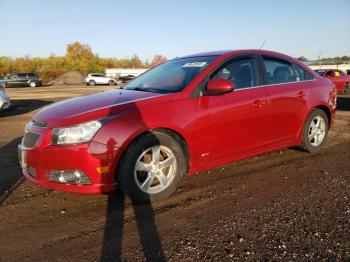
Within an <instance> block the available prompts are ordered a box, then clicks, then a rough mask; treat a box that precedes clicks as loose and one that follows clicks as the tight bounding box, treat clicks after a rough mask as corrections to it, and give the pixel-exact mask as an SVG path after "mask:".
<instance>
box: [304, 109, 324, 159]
mask: <svg viewBox="0 0 350 262" xmlns="http://www.w3.org/2000/svg"><path fill="white" fill-rule="evenodd" d="M328 129H329V119H328V116H327V114H326V113H325V112H324V111H323V110H321V109H318V108H316V109H314V110H313V111H312V113H311V114H310V116H309V118H308V119H307V121H306V123H305V126H304V130H303V141H302V145H301V148H302V149H304V150H305V151H307V152H309V153H316V152H319V151H320V150H321V149H322V146H323V145H324V143H325V141H326V137H327V134H328Z"/></svg>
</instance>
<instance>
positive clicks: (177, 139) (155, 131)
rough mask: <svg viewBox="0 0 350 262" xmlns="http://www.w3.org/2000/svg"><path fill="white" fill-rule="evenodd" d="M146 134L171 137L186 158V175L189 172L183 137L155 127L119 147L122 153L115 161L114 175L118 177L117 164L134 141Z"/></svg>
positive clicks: (168, 129) (185, 142)
mask: <svg viewBox="0 0 350 262" xmlns="http://www.w3.org/2000/svg"><path fill="white" fill-rule="evenodd" d="M148 133H162V134H166V135H169V136H171V137H172V138H174V139H175V140H176V141H177V142H178V143H179V145H180V147H181V149H182V150H183V153H184V154H185V157H186V159H185V160H186V173H188V172H189V170H190V159H191V158H190V150H189V146H188V143H187V141H186V139H185V138H184V137H183V135H181V134H180V133H179V132H177V131H175V130H174V129H171V128H165V127H156V128H151V129H148V130H142V131H141V130H140V132H138V133H137V134H136V135H134V136H133V137H132V138H131V139H129V140H128V141H125V143H124V145H123V146H122V147H121V149H122V152H121V154H120V155H119V157H118V158H117V159H116V163H115V165H116V166H115V168H114V170H115V175H118V174H117V172H118V168H119V164H120V161H121V159H122V158H123V156H124V155H125V153H126V151H127V149H128V148H129V147H130V145H131V144H132V143H133V142H134V141H136V140H137V139H139V138H140V137H141V136H143V135H146V134H148Z"/></svg>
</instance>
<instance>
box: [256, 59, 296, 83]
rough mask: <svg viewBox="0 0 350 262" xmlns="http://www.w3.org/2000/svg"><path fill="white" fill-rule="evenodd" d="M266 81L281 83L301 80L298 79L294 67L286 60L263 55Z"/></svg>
mask: <svg viewBox="0 0 350 262" xmlns="http://www.w3.org/2000/svg"><path fill="white" fill-rule="evenodd" d="M263 61H264V65H265V70H266V77H267V82H268V83H269V84H281V83H289V82H296V81H301V80H298V78H297V76H296V72H295V71H294V67H293V65H292V64H291V63H289V62H288V61H285V60H282V59H277V58H267V57H263Z"/></svg>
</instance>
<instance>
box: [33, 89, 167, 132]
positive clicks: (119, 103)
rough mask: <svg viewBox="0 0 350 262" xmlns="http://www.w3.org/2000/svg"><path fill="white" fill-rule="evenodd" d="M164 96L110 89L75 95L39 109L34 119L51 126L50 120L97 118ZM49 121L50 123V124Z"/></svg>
mask: <svg viewBox="0 0 350 262" xmlns="http://www.w3.org/2000/svg"><path fill="white" fill-rule="evenodd" d="M160 96H164V94H160V93H151V92H142V91H132V90H122V89H120V90H112V91H105V92H101V93H97V94H92V95H88V96H81V97H75V98H71V99H67V100H63V101H60V102H57V103H54V104H51V105H49V106H46V107H44V108H43V109H41V110H40V111H39V112H38V113H36V115H35V116H34V119H36V120H39V121H42V122H47V123H48V124H49V126H51V125H52V124H53V123H52V122H60V123H61V124H63V123H62V121H63V122H64V121H65V120H66V119H71V120H72V119H77V118H79V119H80V121H84V120H87V119H85V118H92V119H93V118H95V119H96V118H99V117H106V116H110V115H113V114H116V112H117V111H118V110H117V111H116V110H115V109H117V108H121V107H123V108H128V107H130V106H132V105H136V103H140V102H141V101H144V100H149V99H151V98H155V97H160ZM50 122H51V124H50Z"/></svg>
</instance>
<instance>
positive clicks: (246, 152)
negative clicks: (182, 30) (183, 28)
mask: <svg viewBox="0 0 350 262" xmlns="http://www.w3.org/2000/svg"><path fill="white" fill-rule="evenodd" d="M336 97H337V92H336V89H335V87H334V85H333V84H332V83H331V82H330V81H328V80H327V79H325V78H323V77H320V76H319V75H318V74H316V73H315V72H313V71H312V70H311V69H310V68H308V67H307V66H305V65H304V64H302V63H301V62H299V61H298V60H296V59H294V58H292V57H289V56H286V55H283V54H280V53H276V52H271V51H263V50H235V51H218V52H209V53H202V54H195V55H189V56H185V57H181V58H176V59H173V60H169V61H167V62H165V63H163V64H161V65H159V66H157V67H154V68H152V69H150V70H149V71H148V72H146V73H144V74H142V75H140V76H139V77H137V78H136V79H135V80H133V81H132V82H130V83H129V84H128V85H126V86H125V87H124V88H123V89H119V90H111V91H106V92H101V93H97V94H93V95H89V96H83V97H80V98H75V99H70V100H66V101H61V102H59V103H55V104H52V105H50V106H47V107H45V108H44V109H42V110H41V111H39V112H37V113H36V114H35V115H34V116H33V119H32V120H31V121H30V122H29V123H28V124H27V126H26V128H25V135H24V137H23V139H22V142H21V144H20V145H19V156H20V158H19V159H20V163H21V167H22V172H23V174H24V176H25V177H26V178H27V179H28V180H30V181H31V182H32V183H34V184H37V185H39V186H42V187H47V188H51V189H57V190H63V191H69V192H75V193H83V194H101V193H107V192H112V191H114V190H115V188H116V187H118V188H120V189H121V190H122V191H123V192H124V193H125V194H127V195H129V196H130V197H131V198H133V199H134V200H136V201H139V202H149V201H154V200H159V199H162V198H166V197H168V196H169V195H171V194H172V193H173V192H174V191H175V190H176V188H177V187H178V185H179V183H180V181H181V178H182V176H183V175H184V174H195V173H198V172H200V171H204V170H208V169H211V168H214V167H218V166H220V165H224V164H228V163H230V162H233V161H237V160H241V159H245V158H249V157H253V156H256V155H260V154H263V153H267V152H271V151H274V150H280V149H283V148H288V147H293V146H299V147H300V148H302V149H303V150H305V151H307V152H310V153H314V152H318V151H320V150H321V148H322V146H323V145H324V144H325V141H326V137H327V133H328V130H329V129H330V128H331V127H332V124H333V121H334V116H335V110H336Z"/></svg>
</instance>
